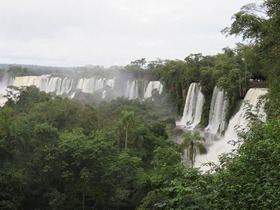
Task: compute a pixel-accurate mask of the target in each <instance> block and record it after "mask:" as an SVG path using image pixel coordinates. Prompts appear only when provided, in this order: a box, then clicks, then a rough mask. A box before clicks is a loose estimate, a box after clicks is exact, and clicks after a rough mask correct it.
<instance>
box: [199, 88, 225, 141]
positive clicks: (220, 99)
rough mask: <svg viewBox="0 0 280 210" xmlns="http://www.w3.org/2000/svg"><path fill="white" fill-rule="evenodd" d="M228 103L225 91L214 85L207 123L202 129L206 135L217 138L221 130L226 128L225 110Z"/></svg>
mask: <svg viewBox="0 0 280 210" xmlns="http://www.w3.org/2000/svg"><path fill="white" fill-rule="evenodd" d="M228 105H229V101H228V99H227V97H226V93H225V91H224V90H223V89H220V88H218V87H217V86H215V88H214V91H213V95H212V100H211V107H210V112H209V123H208V126H207V127H206V128H205V129H204V131H205V135H207V137H209V138H214V139H215V138H218V137H219V136H220V134H221V132H223V131H224V129H225V128H226V112H227V109H228Z"/></svg>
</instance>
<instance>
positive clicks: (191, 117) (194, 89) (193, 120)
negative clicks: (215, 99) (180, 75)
mask: <svg viewBox="0 0 280 210" xmlns="http://www.w3.org/2000/svg"><path fill="white" fill-rule="evenodd" d="M203 104H204V96H203V94H202V92H201V87H200V84H199V83H191V85H190V87H189V89H188V93H187V97H186V102H185V107H184V112H183V117H182V118H181V120H180V121H177V122H176V125H177V126H184V127H187V128H189V129H194V128H195V127H196V126H197V125H198V124H199V123H200V120H201V114H202V108H203Z"/></svg>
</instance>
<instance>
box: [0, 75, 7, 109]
mask: <svg viewBox="0 0 280 210" xmlns="http://www.w3.org/2000/svg"><path fill="white" fill-rule="evenodd" d="M8 85H9V77H8V75H6V74H4V75H3V77H2V78H1V77H0V106H3V104H4V103H5V102H6V101H7V100H6V98H5V97H4V95H5V94H6V89H7V86H8Z"/></svg>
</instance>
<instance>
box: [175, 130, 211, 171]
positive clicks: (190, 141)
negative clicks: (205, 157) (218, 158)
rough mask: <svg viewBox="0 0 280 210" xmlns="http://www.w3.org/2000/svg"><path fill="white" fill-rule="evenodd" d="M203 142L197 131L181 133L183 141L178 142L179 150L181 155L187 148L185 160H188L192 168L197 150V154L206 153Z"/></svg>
mask: <svg viewBox="0 0 280 210" xmlns="http://www.w3.org/2000/svg"><path fill="white" fill-rule="evenodd" d="M203 143H204V138H203V137H202V136H200V134H199V132H198V131H195V132H193V133H192V132H187V133H184V134H183V143H182V144H180V146H179V150H180V152H181V154H182V155H183V154H184V153H185V150H187V155H188V157H187V160H188V161H190V163H191V167H192V168H193V166H194V162H195V156H196V154H197V152H199V154H206V153H207V150H206V147H205V146H204V144H203Z"/></svg>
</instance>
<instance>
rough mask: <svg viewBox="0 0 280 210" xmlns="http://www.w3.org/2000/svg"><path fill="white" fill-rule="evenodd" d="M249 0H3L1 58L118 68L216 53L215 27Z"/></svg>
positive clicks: (220, 43) (224, 41) (226, 41)
mask: <svg viewBox="0 0 280 210" xmlns="http://www.w3.org/2000/svg"><path fill="white" fill-rule="evenodd" d="M249 2H250V1H249V0H235V1H232V0H212V1H206V0H196V1H193V0H172V1H171V0H118V1H116V0H79V1H77V0H40V1H38V0H9V1H4V2H1V7H0V27H1V35H0V46H1V48H0V63H32V64H38V65H59V66H73V65H86V64H93V65H105V66H109V65H114V64H118V65H125V64H128V63H129V62H130V61H132V60H135V59H138V58H142V57H145V58H147V59H148V60H152V59H156V58H162V59H183V58H185V57H186V56H188V55H189V54H190V53H197V52H201V53H204V54H216V53H218V52H220V51H221V49H222V48H223V47H226V46H228V45H229V46H231V47H233V46H234V42H237V40H234V38H226V37H225V36H223V35H221V33H220V31H221V30H222V29H223V28H224V27H227V26H229V25H230V23H231V20H230V17H231V16H232V15H233V14H234V13H235V12H237V11H238V10H239V8H240V7H241V6H242V5H244V4H246V3H249Z"/></svg>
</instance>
